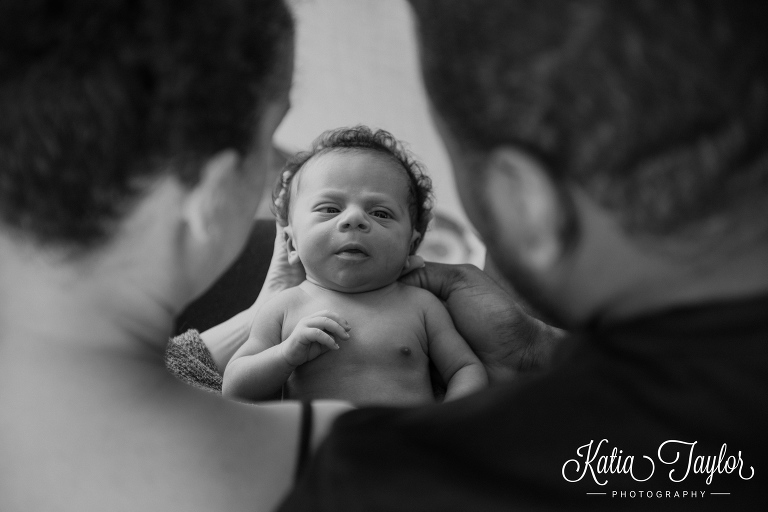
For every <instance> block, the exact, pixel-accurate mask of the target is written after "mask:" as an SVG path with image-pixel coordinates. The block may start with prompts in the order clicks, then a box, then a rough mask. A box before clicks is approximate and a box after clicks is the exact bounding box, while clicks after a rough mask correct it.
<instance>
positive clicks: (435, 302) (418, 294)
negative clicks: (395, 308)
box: [397, 283, 443, 309]
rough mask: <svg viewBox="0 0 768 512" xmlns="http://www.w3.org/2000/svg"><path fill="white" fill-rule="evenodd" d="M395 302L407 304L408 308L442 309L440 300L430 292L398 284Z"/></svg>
mask: <svg viewBox="0 0 768 512" xmlns="http://www.w3.org/2000/svg"><path fill="white" fill-rule="evenodd" d="M397 294H398V297H397V300H398V301H402V302H403V303H407V304H408V305H409V306H420V307H422V308H424V309H430V308H434V307H443V305H442V303H441V302H440V299H438V298H437V297H435V296H434V295H432V293H431V292H428V291H427V290H425V289H423V288H419V287H417V286H409V285H407V284H402V283H398V289H397Z"/></svg>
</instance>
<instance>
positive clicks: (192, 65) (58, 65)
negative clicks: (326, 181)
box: [0, 0, 293, 249]
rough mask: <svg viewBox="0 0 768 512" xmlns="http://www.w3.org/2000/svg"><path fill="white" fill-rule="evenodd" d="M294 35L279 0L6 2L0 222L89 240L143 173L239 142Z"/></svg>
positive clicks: (195, 174)
mask: <svg viewBox="0 0 768 512" xmlns="http://www.w3.org/2000/svg"><path fill="white" fill-rule="evenodd" d="M292 34H293V21H292V19H291V15H290V12H289V11H288V9H287V7H286V6H285V5H284V4H283V1H282V0H163V1H156V0H68V1H66V2H50V1H45V0H19V1H15V0H11V1H7V2H6V1H4V2H2V3H0V77H2V78H1V79H0V112H2V113H1V114H0V219H1V222H2V223H3V224H5V225H6V226H7V227H10V228H11V229H13V230H15V231H17V232H20V233H21V234H23V235H24V236H26V237H28V238H31V239H32V240H35V241H36V242H37V243H39V244H43V245H60V246H68V247H73V248H76V249H87V248H89V247H91V246H93V245H94V244H98V243H99V242H103V241H105V240H108V239H109V236H110V234H111V233H112V226H114V224H116V223H117V221H119V220H120V219H121V218H122V216H123V215H124V214H125V212H126V209H127V208H128V207H129V206H130V204H131V203H132V202H133V201H132V200H135V198H137V197H138V196H139V194H140V193H141V192H142V190H144V188H145V187H144V186H142V185H140V184H139V183H140V182H142V181H143V182H146V178H152V177H153V176H155V175H159V174H160V173H161V172H164V171H165V170H169V171H170V172H173V173H175V174H176V175H177V176H178V177H179V178H180V180H181V181H182V182H183V183H185V184H187V185H191V184H194V183H196V181H197V179H198V178H199V171H200V166H201V164H202V162H203V161H204V159H205V158H207V157H210V156H211V155H212V154H214V153H215V152H216V151H220V150H222V149H226V148H230V147H233V148H235V149H237V150H239V151H247V150H248V149H250V147H251V145H252V143H253V142H254V141H255V139H254V131H255V130H254V128H255V126H256V118H257V117H258V115H259V109H260V108H262V107H263V105H265V102H266V100H267V99H269V98H272V97H276V96H277V92H278V88H282V89H285V88H287V86H288V85H287V79H283V80H278V79H277V78H276V76H278V75H279V73H278V70H280V68H281V67H282V66H287V64H286V62H289V61H290V59H288V58H286V57H287V55H288V52H289V51H291V39H292ZM286 69H287V68H286ZM285 76H288V75H287V71H286V74H285ZM281 82H285V83H281Z"/></svg>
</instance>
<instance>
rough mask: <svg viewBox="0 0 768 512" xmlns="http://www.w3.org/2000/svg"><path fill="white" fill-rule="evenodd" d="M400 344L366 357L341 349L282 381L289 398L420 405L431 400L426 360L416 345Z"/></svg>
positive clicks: (318, 359)
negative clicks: (382, 352)
mask: <svg viewBox="0 0 768 512" xmlns="http://www.w3.org/2000/svg"><path fill="white" fill-rule="evenodd" d="M414 349H415V350H414ZM414 349H411V348H409V347H406V346H402V347H399V348H396V350H393V351H392V353H391V354H386V355H385V356H382V355H381V354H376V355H375V356H371V357H368V358H361V357H357V356H359V354H354V353H351V352H353V351H350V350H348V351H347V354H344V353H343V352H344V348H342V349H340V350H339V351H334V352H326V353H325V354H322V355H321V356H319V357H318V358H317V359H315V360H313V361H310V362H309V363H306V364H304V365H302V366H300V367H299V368H297V369H296V370H295V371H294V373H293V375H291V378H290V379H288V382H287V384H286V391H287V397H288V398H291V399H321V398H332V399H339V400H348V401H350V402H352V403H354V404H355V405H422V404H428V403H433V402H434V401H435V398H434V394H433V391H432V385H431V382H430V379H429V360H428V358H427V356H426V355H425V354H424V353H423V351H421V349H420V348H417V347H414Z"/></svg>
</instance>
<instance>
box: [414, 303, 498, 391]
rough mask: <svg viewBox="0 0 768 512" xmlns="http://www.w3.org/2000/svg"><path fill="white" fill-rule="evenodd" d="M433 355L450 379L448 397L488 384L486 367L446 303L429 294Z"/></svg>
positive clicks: (429, 341) (445, 377)
mask: <svg viewBox="0 0 768 512" xmlns="http://www.w3.org/2000/svg"><path fill="white" fill-rule="evenodd" d="M424 302H425V304H424V305H425V317H426V324H427V344H428V346H429V358H430V359H431V360H432V362H433V363H434V365H435V368H437V371H438V372H439V373H440V375H441V376H442V378H443V381H444V382H445V383H446V386H447V391H446V393H445V400H454V399H456V398H460V397H462V396H465V395H468V394H470V393H474V392H475V391H479V390H481V389H483V388H485V387H486V386H487V385H488V376H487V374H486V373H485V368H484V367H483V364H482V363H481V362H480V360H479V359H478V358H477V356H476V355H475V354H474V352H472V349H470V348H469V345H467V342H466V341H464V338H462V337H461V334H459V333H458V331H457V330H456V328H455V327H454V325H453V320H451V316H450V315H449V314H448V311H447V310H446V309H445V306H443V304H442V303H441V302H440V301H439V300H438V299H437V298H435V297H434V296H432V295H428V296H425V299H424Z"/></svg>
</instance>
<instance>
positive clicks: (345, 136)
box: [272, 125, 433, 251]
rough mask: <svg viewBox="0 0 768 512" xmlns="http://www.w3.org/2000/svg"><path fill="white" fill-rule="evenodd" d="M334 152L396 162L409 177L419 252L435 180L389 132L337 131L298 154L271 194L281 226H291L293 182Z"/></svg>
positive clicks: (360, 128) (358, 128)
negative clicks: (321, 157)
mask: <svg viewBox="0 0 768 512" xmlns="http://www.w3.org/2000/svg"><path fill="white" fill-rule="evenodd" d="M331 151H373V152H376V153H380V154H383V155H385V156H387V157H389V158H391V159H392V160H394V161H395V163H396V164H398V165H399V166H400V167H401V168H402V169H403V171H404V173H405V175H406V176H407V177H408V211H409V213H410V218H411V225H412V226H413V229H415V230H416V231H418V232H419V233H420V234H421V238H420V239H419V240H418V241H417V242H416V244H415V245H414V247H413V251H415V250H416V248H418V246H419V244H420V243H421V241H422V240H424V234H425V233H426V231H427V227H428V226H429V221H430V220H431V219H432V203H433V200H432V180H431V179H430V178H429V176H427V175H426V172H425V169H424V166H423V165H422V164H421V163H420V162H419V161H418V160H416V159H415V158H414V156H413V155H412V154H411V152H410V151H408V150H407V149H406V147H405V146H404V144H403V143H402V142H401V141H399V140H397V139H396V138H395V137H394V136H393V135H392V134H391V133H389V132H388V131H386V130H376V131H375V132H374V131H373V130H371V129H370V128H368V127H367V126H362V125H358V126H353V127H351V128H346V127H345V128H337V129H335V130H328V131H326V132H323V133H322V134H321V135H320V136H319V137H318V138H316V139H315V140H314V142H313V143H312V147H311V148H310V149H309V151H303V152H301V153H296V154H295V155H293V156H292V157H291V158H289V159H288V161H287V162H286V164H285V166H284V167H283V170H282V171H281V172H280V179H279V180H278V181H277V184H276V185H275V190H274V192H273V194H272V205H273V211H274V213H275V216H276V217H277V220H278V221H279V222H280V224H281V225H283V226H287V225H288V213H289V211H290V202H291V182H292V181H293V178H294V176H296V173H298V172H299V171H300V170H301V168H302V167H304V165H305V164H306V163H307V162H308V161H309V160H310V159H312V158H313V157H315V156H317V155H321V154H325V153H328V152H331Z"/></svg>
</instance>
